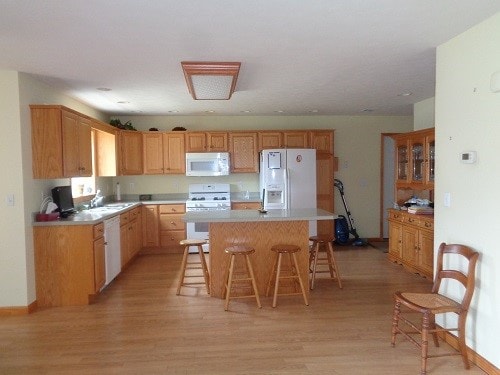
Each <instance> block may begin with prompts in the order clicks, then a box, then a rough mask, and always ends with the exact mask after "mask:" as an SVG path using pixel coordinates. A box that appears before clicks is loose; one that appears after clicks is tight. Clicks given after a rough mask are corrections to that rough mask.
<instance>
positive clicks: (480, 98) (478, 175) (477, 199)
mask: <svg viewBox="0 0 500 375" xmlns="http://www.w3.org/2000/svg"><path fill="white" fill-rule="evenodd" d="M498 70H500V13H498V14H496V15H495V16H494V17H492V18H490V19H488V20H486V21H485V22H483V23H481V24H479V25H477V26H475V27H473V28H472V29H470V30H468V31H467V32H465V33H463V34H461V35H459V36H457V37H456V38H454V39H452V40H450V41H449V42H447V43H445V44H443V45H441V46H439V48H438V49H437V71H436V72H437V76H436V77H437V83H436V150H437V160H436V211H435V240H434V242H435V243H434V245H435V248H437V246H438V244H439V243H440V242H448V243H462V244H465V245H469V246H471V247H473V248H474V249H476V250H477V251H479V252H480V253H481V255H480V258H479V265H478V268H477V278H476V280H477V289H476V292H475V295H474V298H473V302H472V307H471V310H470V313H469V319H468V324H467V329H468V334H467V344H468V345H469V346H470V347H472V348H473V349H474V350H475V351H476V352H477V353H478V354H479V355H481V356H483V357H484V358H486V359H487V360H488V361H490V362H491V363H493V364H494V365H495V366H497V367H500V356H499V349H498V338H499V337H500V319H499V317H500V276H499V275H500V273H499V270H500V245H499V241H498V232H499V228H500V215H499V212H498V192H499V191H500V190H499V186H500V170H499V166H500V152H499V150H500V147H499V146H500V93H496V94H494V93H491V92H490V90H489V83H490V75H491V73H493V72H495V71H498ZM468 150H474V151H477V162H476V163H475V164H464V163H461V162H460V161H459V153H460V152H462V151H468ZM445 192H449V193H450V194H451V206H450V207H445V206H444V205H443V197H444V194H445ZM449 291H450V292H456V291H457V290H456V289H455V288H454V287H449Z"/></svg>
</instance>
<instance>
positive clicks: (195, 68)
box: [181, 61, 241, 100]
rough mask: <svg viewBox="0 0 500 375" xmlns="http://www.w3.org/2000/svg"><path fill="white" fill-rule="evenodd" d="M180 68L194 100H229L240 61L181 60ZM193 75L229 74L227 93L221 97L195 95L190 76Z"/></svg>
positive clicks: (234, 85)
mask: <svg viewBox="0 0 500 375" xmlns="http://www.w3.org/2000/svg"><path fill="white" fill-rule="evenodd" d="M181 66H182V70H183V72H184V77H185V78H186V83H187V86H188V89H189V93H190V94H191V96H192V97H193V99H195V100H229V99H230V98H231V95H232V94H233V92H234V90H235V88H236V80H237V79H238V73H239V72H240V66H241V63H240V62H208V61H201V62H197V61H182V62H181ZM195 75H204V76H226V77H227V76H230V77H232V81H231V86H230V89H229V91H228V92H227V94H224V96H223V97H210V98H198V97H197V96H196V90H195V88H194V86H193V79H192V77H193V76H195Z"/></svg>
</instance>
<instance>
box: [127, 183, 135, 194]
mask: <svg viewBox="0 0 500 375" xmlns="http://www.w3.org/2000/svg"><path fill="white" fill-rule="evenodd" d="M128 186H129V190H130V191H131V192H132V191H135V184H134V183H133V182H131V183H129V185H128Z"/></svg>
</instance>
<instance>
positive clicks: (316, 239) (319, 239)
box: [309, 235, 336, 244]
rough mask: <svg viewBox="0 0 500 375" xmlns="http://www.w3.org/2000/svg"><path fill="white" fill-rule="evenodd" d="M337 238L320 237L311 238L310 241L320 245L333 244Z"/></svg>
mask: <svg viewBox="0 0 500 375" xmlns="http://www.w3.org/2000/svg"><path fill="white" fill-rule="evenodd" d="M335 240H336V238H335V237H334V236H329V235H319V236H311V237H309V241H313V242H315V241H316V242H319V243H320V244H324V243H327V242H333V241H335Z"/></svg>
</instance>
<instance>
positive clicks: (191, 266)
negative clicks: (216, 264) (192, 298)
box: [176, 239, 210, 295]
mask: <svg viewBox="0 0 500 375" xmlns="http://www.w3.org/2000/svg"><path fill="white" fill-rule="evenodd" d="M207 243H208V242H207V241H205V240H190V239H186V240H181V241H180V242H179V244H180V245H181V246H184V255H183V256H182V263H181V277H180V279H179V284H178V286H177V293H176V294H177V295H179V294H180V293H181V287H182V286H184V285H197V284H198V285H199V284H202V282H196V281H190V282H187V281H185V279H186V278H200V277H203V278H204V280H205V287H206V288H207V293H208V294H210V278H209V274H208V267H207V262H206V260H205V254H203V247H202V245H205V244H207ZM191 246H196V247H197V248H198V255H199V257H200V259H199V261H194V262H188V255H189V248H190V247H191ZM186 270H201V272H202V275H199V274H197V275H186Z"/></svg>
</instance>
